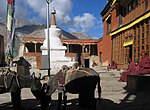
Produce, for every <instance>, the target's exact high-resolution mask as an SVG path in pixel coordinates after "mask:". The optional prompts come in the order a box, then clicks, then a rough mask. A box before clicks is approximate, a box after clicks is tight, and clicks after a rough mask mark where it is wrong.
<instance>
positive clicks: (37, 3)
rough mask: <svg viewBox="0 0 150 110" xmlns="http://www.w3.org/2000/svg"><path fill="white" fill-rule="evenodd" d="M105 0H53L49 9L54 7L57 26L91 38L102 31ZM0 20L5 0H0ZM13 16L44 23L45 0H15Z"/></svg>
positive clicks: (3, 18)
mask: <svg viewBox="0 0 150 110" xmlns="http://www.w3.org/2000/svg"><path fill="white" fill-rule="evenodd" d="M106 1H107V0H53V2H52V3H51V4H50V10H51V9H52V8H53V7H54V8H55V9H56V13H57V14H56V20H57V26H59V27H61V28H62V29H64V30H65V31H68V32H71V31H75V32H83V33H86V34H88V35H90V36H92V37H93V38H100V37H101V36H102V33H103V23H102V20H101V15H100V13H101V11H102V10H103V8H104V6H105V5H106ZM0 7H1V9H0V20H1V21H2V20H5V19H6V10H7V0H0ZM15 18H16V19H17V20H18V21H22V22H27V21H30V22H40V23H44V24H46V1H44V0H16V11H15Z"/></svg>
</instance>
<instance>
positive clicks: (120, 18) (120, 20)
mask: <svg viewBox="0 0 150 110" xmlns="http://www.w3.org/2000/svg"><path fill="white" fill-rule="evenodd" d="M121 25H122V15H119V26H121Z"/></svg>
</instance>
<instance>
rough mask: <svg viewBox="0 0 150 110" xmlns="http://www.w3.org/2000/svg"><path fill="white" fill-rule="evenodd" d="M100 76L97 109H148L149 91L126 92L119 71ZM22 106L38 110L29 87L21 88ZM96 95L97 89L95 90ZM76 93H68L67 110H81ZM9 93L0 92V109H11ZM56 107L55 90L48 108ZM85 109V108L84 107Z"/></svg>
mask: <svg viewBox="0 0 150 110" xmlns="http://www.w3.org/2000/svg"><path fill="white" fill-rule="evenodd" d="M98 72H99V74H100V77H101V87H102V102H101V104H100V103H99V102H98V101H97V107H96V109H97V110H150V92H149V91H143V92H139V93H137V94H130V93H128V92H127V91H126V90H125V89H124V87H125V86H126V83H125V82H118V80H119V77H120V74H119V73H120V71H106V70H103V71H98ZM21 95H22V106H23V108H24V109H25V110H39V109H40V103H39V101H38V100H35V97H34V96H33V95H32V94H31V92H30V89H29V88H25V89H22V94H21ZM95 96H96V98H97V97H98V96H97V89H96V91H95ZM77 98H78V95H77V94H68V102H67V110H83V109H81V108H79V106H78V99H77ZM11 107H12V105H11V102H10V94H9V93H5V94H0V110H11ZM56 109H57V91H56V92H55V93H54V94H53V95H52V102H51V104H50V105H49V107H48V110H56ZM84 110H85V109H84Z"/></svg>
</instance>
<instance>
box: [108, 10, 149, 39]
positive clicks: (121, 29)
mask: <svg viewBox="0 0 150 110" xmlns="http://www.w3.org/2000/svg"><path fill="white" fill-rule="evenodd" d="M148 17H150V12H148V13H147V14H145V15H143V16H142V17H140V18H138V19H137V20H135V21H133V22H131V23H130V24H128V25H127V26H123V27H122V28H120V29H118V30H116V31H114V32H112V33H111V34H110V36H113V35H115V34H118V33H119V32H122V31H124V30H126V29H129V28H131V27H132V26H134V25H135V24H137V23H139V22H141V21H142V20H144V19H146V18H148Z"/></svg>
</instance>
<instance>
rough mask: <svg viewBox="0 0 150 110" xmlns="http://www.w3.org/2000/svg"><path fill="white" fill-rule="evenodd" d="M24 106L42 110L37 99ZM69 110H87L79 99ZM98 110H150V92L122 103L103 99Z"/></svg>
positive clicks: (7, 108)
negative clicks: (79, 103) (80, 105)
mask: <svg viewBox="0 0 150 110" xmlns="http://www.w3.org/2000/svg"><path fill="white" fill-rule="evenodd" d="M57 103H58V102H57V100H52V101H51V104H50V105H49V107H48V110H57ZM22 106H23V108H24V109H25V110H40V102H39V101H38V100H36V99H26V100H22ZM0 110H12V105H11V103H10V102H9V103H3V104H0ZM67 110H86V109H81V108H80V107H79V105H78V99H72V100H68V101H67ZM96 110H150V91H143V92H138V93H136V94H130V93H128V94H127V95H126V97H125V98H124V99H123V100H121V103H119V104H117V103H114V102H113V101H112V100H110V99H102V100H101V103H99V101H98V99H97V105H96Z"/></svg>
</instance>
